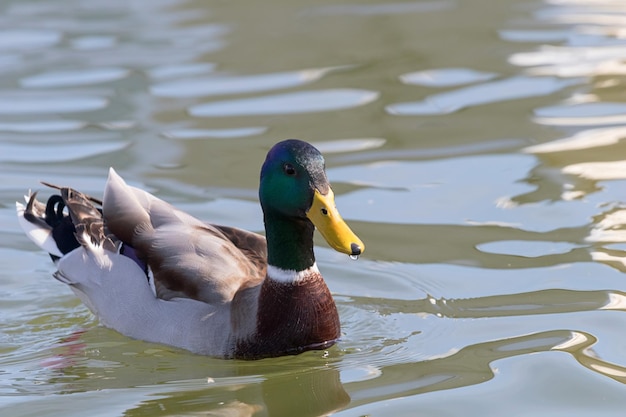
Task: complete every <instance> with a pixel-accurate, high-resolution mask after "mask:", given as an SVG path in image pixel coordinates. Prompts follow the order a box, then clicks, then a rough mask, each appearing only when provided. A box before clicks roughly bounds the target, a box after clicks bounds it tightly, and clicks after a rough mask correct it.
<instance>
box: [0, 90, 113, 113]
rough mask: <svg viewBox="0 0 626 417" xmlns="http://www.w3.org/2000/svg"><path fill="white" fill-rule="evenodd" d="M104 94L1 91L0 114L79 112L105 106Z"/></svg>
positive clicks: (106, 100)
mask: <svg viewBox="0 0 626 417" xmlns="http://www.w3.org/2000/svg"><path fill="white" fill-rule="evenodd" d="M108 103H109V100H108V99H107V98H105V97H102V96H97V95H90V94H77V93H67V92H46V93H43V92H37V93H35V92H32V93H25V92H23V91H0V115H20V114H37V113H77V112H87V111H94V110H100V109H103V108H105V107H106V106H107V105H108Z"/></svg>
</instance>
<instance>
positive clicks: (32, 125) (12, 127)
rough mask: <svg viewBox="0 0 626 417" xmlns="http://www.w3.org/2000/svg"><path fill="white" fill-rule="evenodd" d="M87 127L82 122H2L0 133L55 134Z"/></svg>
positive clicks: (0, 123)
mask: <svg viewBox="0 0 626 417" xmlns="http://www.w3.org/2000/svg"><path fill="white" fill-rule="evenodd" d="M86 125H87V123H86V122H83V121H80V120H32V121H28V122H0V132H15V133H53V132H70V131H75V130H80V129H82V128H83V127H85V126H86Z"/></svg>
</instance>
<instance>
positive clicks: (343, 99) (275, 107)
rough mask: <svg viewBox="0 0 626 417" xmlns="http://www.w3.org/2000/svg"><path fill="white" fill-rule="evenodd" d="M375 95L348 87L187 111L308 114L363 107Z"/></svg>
mask: <svg viewBox="0 0 626 417" xmlns="http://www.w3.org/2000/svg"><path fill="white" fill-rule="evenodd" d="M378 96H379V93H378V92H376V91H370V90H357V89H348V88H343V89H341V88H337V89H328V90H316V91H298V92H293V93H285V94H276V95H271V96H264V97H257V98H247V99H238V100H224V101H215V102H211V103H206V104H199V105H197V106H192V107H190V108H189V113H190V114H191V115H192V116H197V117H221V116H260V115H271V114H297V113H312V112H320V111H332V110H341V109H347V108H352V107H357V106H363V105H365V104H368V103H371V102H373V101H375V100H376V99H378Z"/></svg>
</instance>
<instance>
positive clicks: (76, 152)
mask: <svg viewBox="0 0 626 417" xmlns="http://www.w3.org/2000/svg"><path fill="white" fill-rule="evenodd" d="M128 145H129V143H128V142H110V141H107V142H88V143H65V144H52V145H49V144H41V143H40V144H32V145H31V144H16V143H0V162H19V163H53V162H67V161H74V160H79V159H85V158H89V157H93V156H97V155H103V154H107V153H111V152H116V151H119V150H122V149H124V148H126V147H127V146H128Z"/></svg>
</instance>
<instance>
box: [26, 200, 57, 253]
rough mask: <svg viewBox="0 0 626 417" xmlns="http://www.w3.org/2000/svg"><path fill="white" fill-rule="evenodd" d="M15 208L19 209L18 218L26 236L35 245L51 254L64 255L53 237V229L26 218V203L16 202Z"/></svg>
mask: <svg viewBox="0 0 626 417" xmlns="http://www.w3.org/2000/svg"><path fill="white" fill-rule="evenodd" d="M25 197H26V196H25ZM27 198H28V197H27ZM15 209H16V210H17V220H18V222H19V224H20V226H21V227H22V230H24V233H25V234H26V236H28V238H29V239H30V240H32V241H33V243H34V244H35V245H37V246H39V247H40V248H41V249H43V250H45V251H46V252H48V253H49V254H52V255H55V256H58V257H62V256H63V253H62V252H61V251H60V250H59V248H58V246H57V244H56V242H55V241H54V238H53V237H52V229H51V228H49V227H44V226H42V225H37V224H35V223H31V222H29V221H28V220H26V218H25V217H24V212H25V211H26V206H25V205H24V204H22V203H18V202H16V203H15Z"/></svg>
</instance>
